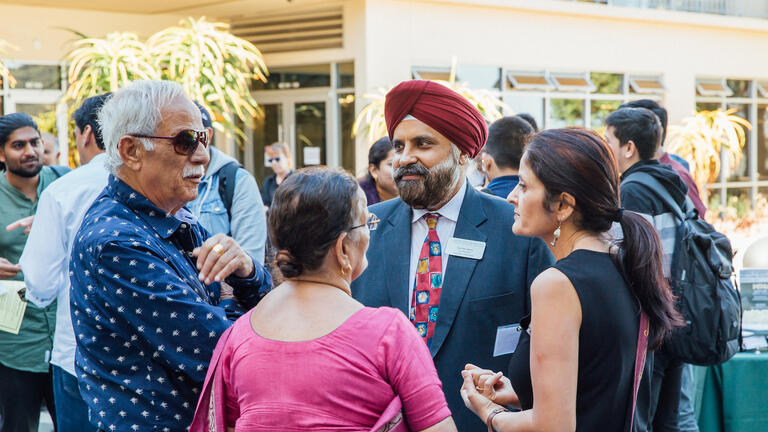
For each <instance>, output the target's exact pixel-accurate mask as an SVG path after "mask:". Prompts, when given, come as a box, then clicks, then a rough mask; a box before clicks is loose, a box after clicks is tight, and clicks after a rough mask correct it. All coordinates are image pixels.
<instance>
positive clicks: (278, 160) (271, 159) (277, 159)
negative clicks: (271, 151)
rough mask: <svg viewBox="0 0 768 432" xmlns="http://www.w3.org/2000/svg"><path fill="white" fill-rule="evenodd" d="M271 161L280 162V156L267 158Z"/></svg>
mask: <svg viewBox="0 0 768 432" xmlns="http://www.w3.org/2000/svg"><path fill="white" fill-rule="evenodd" d="M267 162H269V163H280V156H277V157H273V158H269V159H267Z"/></svg>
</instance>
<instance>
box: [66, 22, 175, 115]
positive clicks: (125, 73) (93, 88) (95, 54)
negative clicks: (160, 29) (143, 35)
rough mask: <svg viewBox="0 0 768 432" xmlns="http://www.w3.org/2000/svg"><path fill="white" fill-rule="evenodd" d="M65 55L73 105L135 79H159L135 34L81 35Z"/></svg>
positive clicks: (144, 47) (143, 46)
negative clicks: (100, 36) (101, 36)
mask: <svg viewBox="0 0 768 432" xmlns="http://www.w3.org/2000/svg"><path fill="white" fill-rule="evenodd" d="M79 36H81V38H80V39H78V40H75V41H74V42H72V47H71V49H70V50H69V52H67V53H66V54H65V56H64V60H66V61H67V62H68V63H69V73H68V79H69V86H68V88H67V93H66V95H65V97H66V98H67V99H68V100H71V101H72V102H73V103H74V105H76V106H79V105H80V102H81V101H83V100H84V99H87V98H89V97H91V96H95V95H98V94H102V93H105V92H113V91H116V90H117V89H119V88H120V87H122V86H124V85H125V84H127V83H129V82H131V81H134V80H148V79H158V78H159V77H160V74H159V73H158V72H157V70H156V69H155V67H154V66H153V65H152V63H151V62H150V61H149V58H148V57H147V48H146V46H145V45H144V43H143V42H141V40H139V37H138V36H137V35H136V34H134V33H127V32H126V33H120V32H114V33H109V34H108V35H107V36H106V37H105V38H92V37H86V36H85V35H82V34H79Z"/></svg>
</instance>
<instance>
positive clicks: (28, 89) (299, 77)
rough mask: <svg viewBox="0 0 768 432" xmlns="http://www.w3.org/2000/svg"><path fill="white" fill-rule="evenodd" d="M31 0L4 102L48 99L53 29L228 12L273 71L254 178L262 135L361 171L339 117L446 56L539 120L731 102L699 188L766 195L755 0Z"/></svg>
mask: <svg viewBox="0 0 768 432" xmlns="http://www.w3.org/2000/svg"><path fill="white" fill-rule="evenodd" d="M4 3H18V4H22V3H24V4H29V3H30V2H21V1H18V2H13V1H11V2H4ZM34 3H35V4H37V5H38V6H36V7H31V6H18V5H6V4H3V5H0V15H2V16H3V17H9V18H7V21H8V22H9V23H10V25H8V26H5V27H4V28H3V29H2V30H0V39H5V40H7V41H9V42H11V43H14V44H16V45H18V46H20V47H21V49H20V50H19V51H15V52H11V53H8V54H6V56H5V57H7V58H9V59H10V60H12V61H15V62H16V64H15V66H17V69H15V70H14V73H17V75H21V76H22V78H24V77H25V75H24V74H23V73H21V74H19V73H18V72H22V71H23V69H19V68H27V70H28V71H29V74H32V72H33V71H37V72H36V73H37V74H38V75H41V76H43V77H45V79H43V78H35V79H31V80H27V81H24V82H23V83H20V85H19V86H17V89H10V88H8V86H7V84H4V87H3V94H2V96H3V110H4V112H12V111H14V110H34V109H37V110H45V109H49V108H50V107H51V105H53V106H54V107H55V105H56V101H57V100H58V99H57V97H58V96H60V94H61V91H62V90H63V86H64V85H65V84H66V80H65V79H64V78H65V76H64V74H65V69H64V66H65V65H62V64H61V63H60V58H61V56H62V54H63V49H64V48H63V46H64V43H65V42H66V40H68V39H71V38H72V37H73V36H72V33H68V32H67V31H65V30H62V29H61V28H62V27H66V28H72V29H75V30H77V31H80V32H83V33H86V34H89V35H95V36H103V35H104V34H106V33H107V32H110V31H135V32H138V33H139V34H145V35H146V34H149V33H152V32H154V31H157V30H159V29H161V28H163V27H167V26H169V25H174V24H176V23H177V22H178V21H179V20H180V19H181V18H183V17H185V16H189V15H192V16H200V15H205V16H208V17H215V18H217V19H221V20H225V21H228V22H230V23H231V24H232V31H233V33H235V34H237V35H239V36H241V37H243V38H245V39H248V40H250V41H252V42H253V43H254V44H255V45H256V46H257V47H258V48H260V49H261V50H262V52H263V53H264V56H265V59H266V63H267V65H268V67H269V70H270V77H269V81H268V82H267V83H255V84H254V87H253V96H254V98H255V99H256V100H257V101H258V102H259V103H260V104H261V106H262V108H263V111H264V115H263V116H262V117H259V118H257V119H256V127H255V128H254V129H253V130H251V131H249V133H248V139H247V140H246V142H245V143H244V144H243V145H242V146H235V145H230V146H229V147H228V148H229V149H231V152H232V153H235V154H236V155H237V156H238V157H239V158H240V160H241V161H242V162H243V164H244V166H246V167H247V168H248V169H249V170H251V171H252V172H253V173H254V174H255V175H256V176H257V177H258V178H263V177H264V176H266V175H267V174H268V173H269V169H268V168H267V167H266V166H265V163H264V155H263V148H264V145H266V144H269V143H271V142H274V141H285V142H286V143H288V144H289V146H290V147H291V148H292V149H293V153H294V161H295V163H296V164H297V166H299V167H300V166H304V165H306V164H313V163H323V164H328V165H332V166H343V167H345V168H347V169H349V170H351V171H353V172H355V173H356V174H362V173H363V172H364V171H365V170H366V167H367V149H368V146H369V145H370V143H369V142H367V140H364V139H362V138H360V137H358V138H352V137H351V130H352V125H353V123H354V119H355V115H356V113H358V112H359V111H360V110H361V109H362V107H363V106H364V105H365V104H366V103H367V102H368V99H367V98H366V95H369V94H373V93H379V92H380V91H381V90H382V89H384V90H385V89H387V88H389V87H390V86H392V85H394V84H396V83H397V82H399V81H402V80H405V79H410V78H414V77H416V78H418V77H421V78H438V79H439V78H445V77H447V76H448V74H449V72H450V67H451V65H452V64H453V63H454V62H455V65H456V68H455V74H456V77H457V80H458V81H461V82H466V83H467V84H468V85H469V86H470V87H472V88H477V89H484V90H487V91H489V92H492V93H493V94H495V95H497V96H498V97H499V98H500V99H501V100H503V101H504V102H505V103H506V104H507V105H508V106H509V107H510V108H511V110H512V111H513V112H528V113H530V114H532V115H533V116H534V118H536V120H537V121H538V123H539V125H540V126H541V127H544V128H549V127H561V126H570V125H573V126H585V127H591V128H596V127H600V126H601V125H602V121H603V119H604V118H605V116H606V115H607V114H608V113H610V112H611V111H612V110H613V109H615V108H616V107H617V106H618V105H619V104H621V103H623V102H625V101H628V100H632V99H639V98H652V99H656V100H658V101H660V102H661V103H662V104H663V105H664V106H665V107H666V108H667V109H668V110H669V113H670V124H679V123H680V122H681V121H682V120H683V119H684V118H686V117H688V116H690V115H692V114H693V113H694V112H695V111H696V110H697V109H711V108H715V107H734V108H737V109H738V112H739V115H741V116H743V117H744V118H746V119H747V120H749V121H750V122H751V123H752V124H753V126H754V127H753V129H752V130H750V131H748V134H747V135H748V137H747V138H748V139H747V145H746V147H745V149H744V158H743V159H742V161H741V164H740V166H739V167H737V168H736V170H735V172H734V173H733V174H726V173H725V172H724V173H723V174H722V175H721V177H720V179H719V180H718V181H717V182H715V183H713V184H712V185H711V186H710V189H711V190H712V195H711V197H712V198H711V200H710V201H711V202H712V203H717V202H721V203H724V202H725V201H726V200H727V199H728V197H740V198H741V199H742V200H748V201H751V202H754V200H755V199H756V198H757V196H758V194H759V193H760V194H763V195H766V196H768V141H767V140H766V139H767V138H766V133H765V131H766V121H765V119H766V118H768V93H767V92H768V58H766V57H764V56H762V55H761V53H762V49H765V48H766V47H768V3H766V2H754V1H750V0H741V1H739V0H700V1H690V0H686V1H678V0H595V1H583V0H582V1H569V0H337V1H318V0H292V1H291V0H288V1H286V0H259V1H218V2H217V1H213V2H211V1H202V0H201V1H180V0H171V1H167V2H154V3H162V4H161V5H157V4H154V3H153V2H149V1H144V0H140V1H138V2H132V3H131V5H130V6H131V8H128V6H126V5H125V4H123V3H120V2H117V1H111V0H110V1H104V2H100V6H99V9H101V10H94V7H93V6H89V5H88V3H89V2H82V1H66V0H64V1H58V2H54V1H49V0H40V1H36V2H34ZM54 6H55V7H56V8H54ZM61 7H66V9H61ZM135 11H143V12H142V13H136V12H135ZM129 12H130V13H129ZM31 24H34V25H31ZM31 29H34V30H31ZM43 70H44V71H45V72H44V73H43V72H42V71H43ZM29 74H28V75H29ZM56 74H58V76H59V77H60V78H59V80H58V81H57V80H56ZM34 76H35V77H37V75H34ZM57 83H58V86H57ZM35 105H36V106H35ZM59 111H60V113H59V115H60V116H62V113H63V112H65V111H64V110H63V109H62V108H61V107H59ZM65 120H66V116H65V114H64V117H63V121H65ZM65 133H66V132H65Z"/></svg>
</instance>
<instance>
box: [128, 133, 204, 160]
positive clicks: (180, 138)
mask: <svg viewBox="0 0 768 432" xmlns="http://www.w3.org/2000/svg"><path fill="white" fill-rule="evenodd" d="M130 135H131V136H134V137H136V138H150V139H167V140H171V144H173V151H175V152H176V153H177V154H180V155H182V156H192V155H193V154H195V152H196V151H197V146H199V145H202V146H203V147H208V131H205V130H203V131H196V130H192V129H189V130H183V131H181V132H179V133H178V134H176V135H175V136H154V135H140V134H130Z"/></svg>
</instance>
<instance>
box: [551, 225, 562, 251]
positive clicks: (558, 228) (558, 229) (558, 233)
mask: <svg viewBox="0 0 768 432" xmlns="http://www.w3.org/2000/svg"><path fill="white" fill-rule="evenodd" d="M562 226H563V221H559V222H558V224H557V229H555V232H554V233H553V234H554V235H555V238H553V239H552V242H550V243H549V244H550V245H552V247H555V244H556V243H557V239H559V238H560V228H561V227H562Z"/></svg>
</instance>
